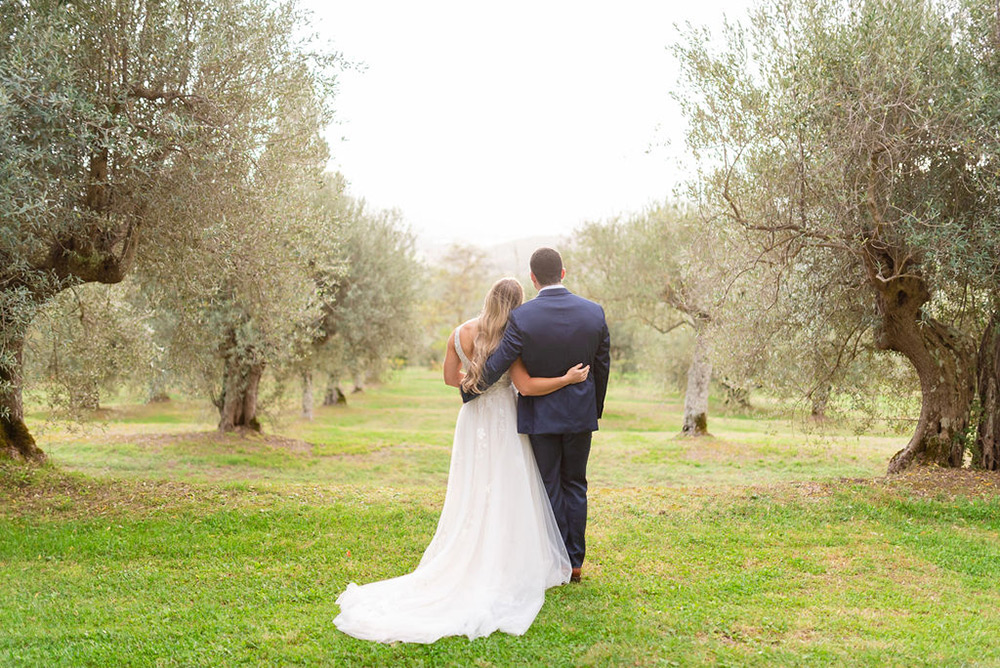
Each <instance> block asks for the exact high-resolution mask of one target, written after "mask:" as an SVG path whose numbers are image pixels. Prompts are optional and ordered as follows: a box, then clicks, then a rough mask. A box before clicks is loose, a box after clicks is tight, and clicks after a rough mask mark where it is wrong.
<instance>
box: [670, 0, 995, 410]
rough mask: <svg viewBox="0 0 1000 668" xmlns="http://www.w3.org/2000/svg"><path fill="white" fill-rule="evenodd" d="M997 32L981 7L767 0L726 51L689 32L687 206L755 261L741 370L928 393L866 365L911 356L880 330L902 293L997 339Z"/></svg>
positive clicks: (803, 386) (685, 49) (683, 93)
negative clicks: (989, 315)
mask: <svg viewBox="0 0 1000 668" xmlns="http://www.w3.org/2000/svg"><path fill="white" fill-rule="evenodd" d="M996 21H997V17H996V14H995V11H994V8H992V7H988V6H987V5H986V3H979V2H962V1H931V2H914V3H910V2H904V3H897V2H889V1H888V0H866V1H865V2H860V3H843V2H839V0H766V1H764V2H761V3H759V4H758V5H757V7H756V8H755V9H754V10H753V12H752V14H751V16H750V19H749V21H748V22H747V23H746V24H743V25H741V24H735V23H729V24H728V25H727V26H726V28H725V30H724V32H723V35H722V38H723V39H722V41H721V42H720V41H719V40H713V39H711V36H710V35H709V34H708V33H707V31H704V30H700V29H693V28H689V29H688V30H686V31H685V33H684V35H683V36H682V38H681V42H680V44H679V45H678V46H677V48H676V50H675V52H676V54H677V56H678V58H679V60H680V62H681V66H682V87H681V88H680V89H679V90H678V92H677V97H678V100H679V102H680V103H681V106H682V108H683V109H684V112H685V115H686V117H687V120H688V123H689V128H688V144H689V148H690V150H691V154H692V155H693V157H694V158H695V160H696V165H697V174H696V178H694V179H692V182H691V184H690V188H689V191H688V196H689V197H690V198H691V200H692V201H696V202H697V203H698V206H699V210H700V211H701V212H702V217H703V219H704V221H705V223H706V224H707V225H711V226H713V227H717V228H723V229H727V230H730V234H731V235H732V236H733V237H734V238H737V239H742V240H743V241H744V242H745V247H746V249H747V251H748V252H749V253H750V254H751V256H752V257H755V258H756V262H755V266H754V267H753V270H751V271H747V272H745V273H743V274H742V275H741V276H740V280H738V281H736V282H735V283H734V288H735V289H736V290H737V292H736V294H737V295H738V296H739V297H740V299H736V300H729V301H728V302H727V303H728V305H729V306H730V307H731V308H732V309H733V310H732V314H731V315H730V316H729V318H728V319H727V322H728V327H730V328H731V329H732V330H733V332H734V334H735V335H736V336H735V339H734V340H738V341H744V342H747V343H748V344H746V345H742V346H738V347H736V346H730V347H729V348H728V349H729V350H734V351H737V354H736V355H733V356H731V357H730V362H732V364H733V366H734V367H736V368H743V369H746V370H747V373H748V374H750V375H752V376H755V377H757V378H760V380H761V382H763V383H764V384H766V385H768V386H770V387H772V388H775V389H777V388H783V389H785V390H787V389H788V388H789V387H794V388H796V390H797V391H798V392H803V391H805V392H806V393H811V392H812V391H814V390H815V389H817V388H819V387H821V386H822V385H824V384H833V385H834V386H835V387H836V386H840V387H842V388H843V389H845V391H847V393H848V396H852V397H855V398H859V400H860V398H861V397H863V396H864V394H865V390H866V388H872V387H878V386H879V379H880V378H886V377H896V378H900V377H904V378H906V386H905V387H906V389H910V388H913V384H912V383H913V380H912V376H911V375H910V374H898V375H896V374H894V373H887V372H886V369H887V368H888V369H889V370H893V369H894V368H895V366H896V364H895V362H894V361H892V360H889V361H886V362H883V363H881V364H878V365H875V364H874V363H873V362H872V361H871V359H870V357H869V353H870V352H871V349H872V348H875V347H881V348H897V349H898V348H899V347H900V346H901V345H902V344H900V343H899V342H898V339H897V340H895V341H893V342H889V341H888V340H887V339H886V338H885V332H884V331H880V327H881V325H882V323H883V322H884V316H885V313H883V312H881V311H880V309H881V310H884V309H885V305H886V304H887V303H890V302H891V300H889V299H888V296H887V295H888V293H889V292H891V290H890V289H883V288H885V286H889V285H890V284H894V283H893V282H894V281H900V280H910V279H912V280H915V281H917V282H919V284H920V286H921V288H922V289H926V291H927V292H928V293H929V295H930V301H929V302H927V303H926V304H925V305H924V306H923V308H922V310H921V314H922V316H921V317H923V318H925V320H926V321H928V322H929V321H930V320H935V321H937V325H935V326H940V327H943V328H950V330H949V331H950V333H951V335H954V337H957V338H960V339H963V340H964V339H968V340H971V337H970V334H971V335H973V336H974V335H976V332H978V331H981V327H982V325H983V324H984V323H985V315H986V313H985V310H986V309H985V308H984V305H985V303H986V300H985V299H984V297H986V295H987V293H988V292H989V291H990V290H995V287H996V285H997V283H996V276H997V275H998V261H1000V253H997V249H998V245H1000V226H997V225H996V223H995V221H996V220H997V216H996V211H997V209H998V202H1000V187H998V186H1000V180H998V179H997V178H996V172H997V170H996V165H997V163H998V146H1000V144H998V141H997V138H998V136H1000V135H998V133H997V131H996V129H997V127H998V126H997V118H998V117H997V109H998V100H1000V97H998V94H1000V86H997V81H998V79H997V76H996V74H997V72H996V70H997V67H996V62H997V60H996V55H995V54H996V48H997V43H996V38H995V35H996ZM990 286H992V287H990ZM911 294H915V291H913V290H911ZM916 326H917V325H916V324H914V327H916ZM755 343H756V345H755ZM969 347H970V346H969V345H968V344H967V343H965V342H963V343H962V344H961V346H957V348H960V349H962V350H967V349H968V348H969ZM967 357H968V356H966V357H965V358H963V359H964V360H966V361H967ZM911 361H912V359H911ZM775 362H778V364H775ZM963 363H964V362H963ZM931 375H932V374H931ZM965 375H967V374H965ZM963 377H964V376H963ZM949 382H951V381H949ZM955 382H956V383H958V384H959V385H961V384H962V382H964V381H955ZM904 393H905V392H904ZM959 394H960V393H956V396H958V395H959ZM862 403H864V402H863V401H862Z"/></svg>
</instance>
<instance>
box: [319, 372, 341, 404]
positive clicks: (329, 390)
mask: <svg viewBox="0 0 1000 668" xmlns="http://www.w3.org/2000/svg"><path fill="white" fill-rule="evenodd" d="M346 403H347V397H346V396H345V395H344V391H343V390H341V389H340V379H339V378H337V377H336V376H335V375H333V374H330V377H329V379H328V380H327V383H326V393H325V394H324V395H323V405H324V406H337V405H341V404H346Z"/></svg>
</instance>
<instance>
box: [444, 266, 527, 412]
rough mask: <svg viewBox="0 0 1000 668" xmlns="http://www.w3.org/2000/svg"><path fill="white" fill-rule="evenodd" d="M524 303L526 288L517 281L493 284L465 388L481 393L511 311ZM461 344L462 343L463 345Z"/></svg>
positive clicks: (485, 300) (488, 295)
mask: <svg viewBox="0 0 1000 668" xmlns="http://www.w3.org/2000/svg"><path fill="white" fill-rule="evenodd" d="M523 301H524V288H522V287H521V284H520V283H518V282H517V279H516V278H501V279H500V280H499V281H497V282H496V283H494V284H493V287H492V288H490V291H489V292H487V293H486V299H484V300H483V310H482V312H481V313H480V314H479V331H478V332H476V343H475V346H476V349H475V350H474V351H473V352H472V359H470V360H469V368H468V369H467V370H466V374H465V378H463V379H462V389H463V390H465V391H466V392H474V393H477V394H478V393H479V391H480V390H479V381H481V380H482V379H483V366H485V364H486V359H487V358H488V357H489V356H490V354H491V353H492V352H493V351H494V350H496V349H497V346H499V345H500V339H502V338H503V332H504V330H505V329H507V318H509V317H510V312H511V311H513V310H514V309H516V308H517V307H518V306H520V305H521V302H523ZM459 345H461V342H459Z"/></svg>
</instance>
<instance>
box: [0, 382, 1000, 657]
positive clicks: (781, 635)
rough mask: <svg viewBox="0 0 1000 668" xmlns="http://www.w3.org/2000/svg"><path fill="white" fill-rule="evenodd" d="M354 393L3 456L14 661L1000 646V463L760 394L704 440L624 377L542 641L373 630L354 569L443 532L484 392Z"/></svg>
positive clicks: (421, 386)
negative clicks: (340, 620)
mask: <svg viewBox="0 0 1000 668" xmlns="http://www.w3.org/2000/svg"><path fill="white" fill-rule="evenodd" d="M350 400H351V403H350V405H349V406H348V407H346V408H344V407H339V408H324V409H322V410H320V411H319V412H318V414H317V419H316V420H314V421H313V422H309V423H307V422H303V421H299V420H296V419H294V418H293V417H291V416H289V417H286V418H285V419H283V420H279V422H278V424H277V425H276V426H275V427H272V429H271V430H270V433H271V435H270V436H267V437H247V438H242V437H220V436H218V435H216V434H214V433H213V432H212V427H213V422H214V419H213V418H214V416H213V415H212V414H211V412H210V411H208V410H207V408H206V407H205V406H204V405H202V404H198V403H185V402H173V403H171V404H167V405H157V406H114V407H112V408H111V409H110V410H109V411H107V412H106V413H105V414H103V415H102V416H101V417H102V420H103V427H101V428H100V429H96V428H95V429H92V430H88V431H87V432H85V433H83V434H72V433H63V432H61V431H59V430H56V429H49V431H47V432H46V433H45V435H44V436H43V437H42V445H43V447H44V448H45V449H46V450H47V451H48V452H49V454H50V456H51V460H52V465H51V466H49V467H45V468H36V469H25V468H23V467H15V466H10V465H6V466H2V467H0V665H4V666H6V665H44V666H49V665H101V666H103V665H119V664H125V665H164V666H173V665H184V666H186V665H234V664H250V665H294V664H300V665H481V666H488V665H497V666H502V665H704V664H724V665H758V664H760V665H764V664H783V665H829V664H830V663H837V664H860V665H884V664H891V665H941V664H968V665H991V664H997V663H1000V643H998V642H997V640H996V639H997V638H998V637H1000V614H998V613H997V610H1000V585H998V583H1000V487H998V476H996V475H990V474H982V473H972V472H962V473H957V474H956V473H953V474H948V475H941V474H938V473H936V472H918V473H915V474H912V475H907V476H902V477H897V478H893V479H889V480H886V479H884V478H882V473H883V471H884V467H885V463H886V461H887V459H888V457H889V456H890V455H891V454H892V452H893V451H894V450H895V449H897V448H898V447H899V446H900V445H901V442H902V441H904V440H905V439H904V438H903V437H900V436H893V435H875V436H863V437H856V436H853V435H851V434H849V433H846V432H843V433H841V432H825V433H824V432H813V431H810V432H803V431H802V430H801V429H799V428H798V426H797V425H796V424H795V423H792V422H788V421H783V420H778V419H762V418H760V417H757V418H755V417H753V416H746V417H743V416H732V417H728V418H726V417H715V418H713V419H712V422H711V424H710V428H711V430H712V432H713V434H714V435H715V436H714V437H713V438H708V439H699V440H690V439H682V438H678V437H676V432H677V431H678V430H679V427H680V402H679V399H678V398H677V397H669V398H668V400H667V401H663V400H661V398H659V397H658V393H657V392H656V391H655V390H654V389H652V388H648V387H642V386H629V385H626V384H624V383H618V384H617V385H615V386H613V388H612V392H611V394H610V396H609V401H608V407H607V414H606V419H605V420H604V422H603V423H602V429H601V432H600V433H599V434H598V435H597V436H595V441H594V449H593V454H592V458H591V465H590V478H591V490H592V492H591V504H590V522H589V527H590V529H589V534H588V538H589V544H588V561H587V564H586V572H585V580H584V582H583V583H582V584H581V585H573V586H565V587H561V588H558V589H554V590H550V591H549V593H548V596H547V599H546V604H545V606H544V607H543V609H542V612H541V613H540V615H539V617H538V619H537V620H536V622H535V624H534V625H533V626H532V627H531V629H530V630H529V631H528V633H527V634H526V635H524V636H522V637H513V636H508V635H504V634H494V635H493V636H491V637H489V638H485V639H479V640H476V641H472V642H470V641H468V640H467V639H465V638H449V639H445V640H442V641H440V642H438V643H435V644H434V645H430V646H419V645H406V644H399V645H391V646H385V645H379V644H373V643H367V642H363V641H358V640H355V639H353V638H349V637H346V636H344V635H342V634H340V633H338V632H337V631H336V630H335V628H334V627H333V625H332V620H333V618H334V617H335V616H336V614H337V606H336V604H335V599H336V597H337V595H338V594H339V593H340V591H342V590H343V588H344V586H345V585H346V584H347V583H348V582H349V581H356V582H366V581H370V580H372V579H381V578H385V577H392V576H395V575H400V574H402V573H405V572H407V571H409V570H411V569H412V568H413V567H414V566H415V565H416V563H417V562H418V561H419V559H420V555H421V553H422V551H423V548H424V547H425V546H426V544H427V542H428V540H429V539H430V536H431V535H432V534H433V531H434V527H435V523H436V520H437V515H438V511H439V509H440V505H441V502H442V500H443V497H444V487H445V484H446V481H447V470H448V460H449V453H450V448H451V428H452V425H453V422H454V419H455V415H456V413H457V410H458V402H457V399H456V397H455V395H454V393H453V391H452V390H451V389H450V388H447V387H444V386H443V385H441V383H440V381H439V378H438V376H437V375H436V374H432V373H429V372H424V371H413V370H411V371H407V372H404V373H402V374H401V375H400V377H399V378H398V379H396V380H395V381H394V382H392V383H388V384H386V385H385V386H383V387H380V388H376V389H372V390H370V391H368V392H366V393H365V394H363V395H353V396H351V397H350ZM36 417H39V416H36ZM276 434H280V436H277V435H276ZM939 483H944V486H943V487H942V488H940V489H938V487H937V486H938V485H939Z"/></svg>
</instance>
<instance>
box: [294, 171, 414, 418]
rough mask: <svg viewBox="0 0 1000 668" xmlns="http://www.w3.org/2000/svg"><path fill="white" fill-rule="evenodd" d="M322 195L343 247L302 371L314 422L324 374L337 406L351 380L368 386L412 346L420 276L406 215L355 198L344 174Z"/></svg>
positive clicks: (331, 179) (324, 284) (323, 288)
mask: <svg viewBox="0 0 1000 668" xmlns="http://www.w3.org/2000/svg"><path fill="white" fill-rule="evenodd" d="M318 195H319V196H318V205H319V207H320V215H321V216H323V217H324V218H325V219H326V220H327V221H328V222H329V224H330V225H331V226H332V227H334V228H336V230H337V234H338V237H337V238H338V242H339V246H338V248H337V252H336V255H335V256H334V257H332V258H330V259H329V260H328V261H327V262H326V264H325V270H324V271H321V272H317V273H316V276H315V280H316V284H317V286H319V288H320V294H321V302H320V313H321V317H320V319H319V320H318V321H317V322H316V323H315V324H314V326H313V328H312V330H311V336H310V339H309V346H308V347H307V349H306V350H305V352H304V355H303V356H304V360H303V363H302V365H301V366H302V381H303V405H302V408H303V414H304V415H305V416H306V417H311V416H312V409H313V391H312V379H313V374H314V372H315V371H316V370H322V371H325V373H326V375H327V378H328V384H327V391H326V396H325V398H324V404H328V405H329V404H333V403H337V402H338V400H341V401H342V400H343V397H344V395H343V392H342V391H341V390H340V388H339V386H338V382H339V380H340V378H342V377H343V376H344V375H346V374H349V375H350V376H351V377H352V379H353V380H354V384H355V387H356V388H361V387H363V385H364V382H365V379H366V377H367V376H368V375H369V374H376V375H377V374H378V373H380V372H381V370H382V367H383V365H384V364H385V360H386V359H387V358H388V357H389V356H392V355H400V354H403V353H405V351H406V350H407V349H408V348H410V347H411V345H412V343H413V342H412V339H413V332H414V318H415V306H416V291H417V286H418V282H419V275H420V266H419V265H418V263H417V261H416V259H415V257H414V237H413V235H412V234H411V233H410V231H409V230H408V229H407V228H406V227H405V225H404V224H403V221H402V217H401V215H400V213H399V212H398V211H396V210H378V209H373V208H372V207H371V206H369V205H368V203H367V202H366V201H365V200H364V199H359V198H355V197H352V196H350V195H348V194H347V193H346V192H345V187H344V181H343V178H342V177H341V176H340V175H335V176H332V175H331V176H327V178H326V183H325V186H324V188H323V189H322V190H321V191H320V192H319V193H318ZM316 266H319V264H318V260H317V263H316Z"/></svg>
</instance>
